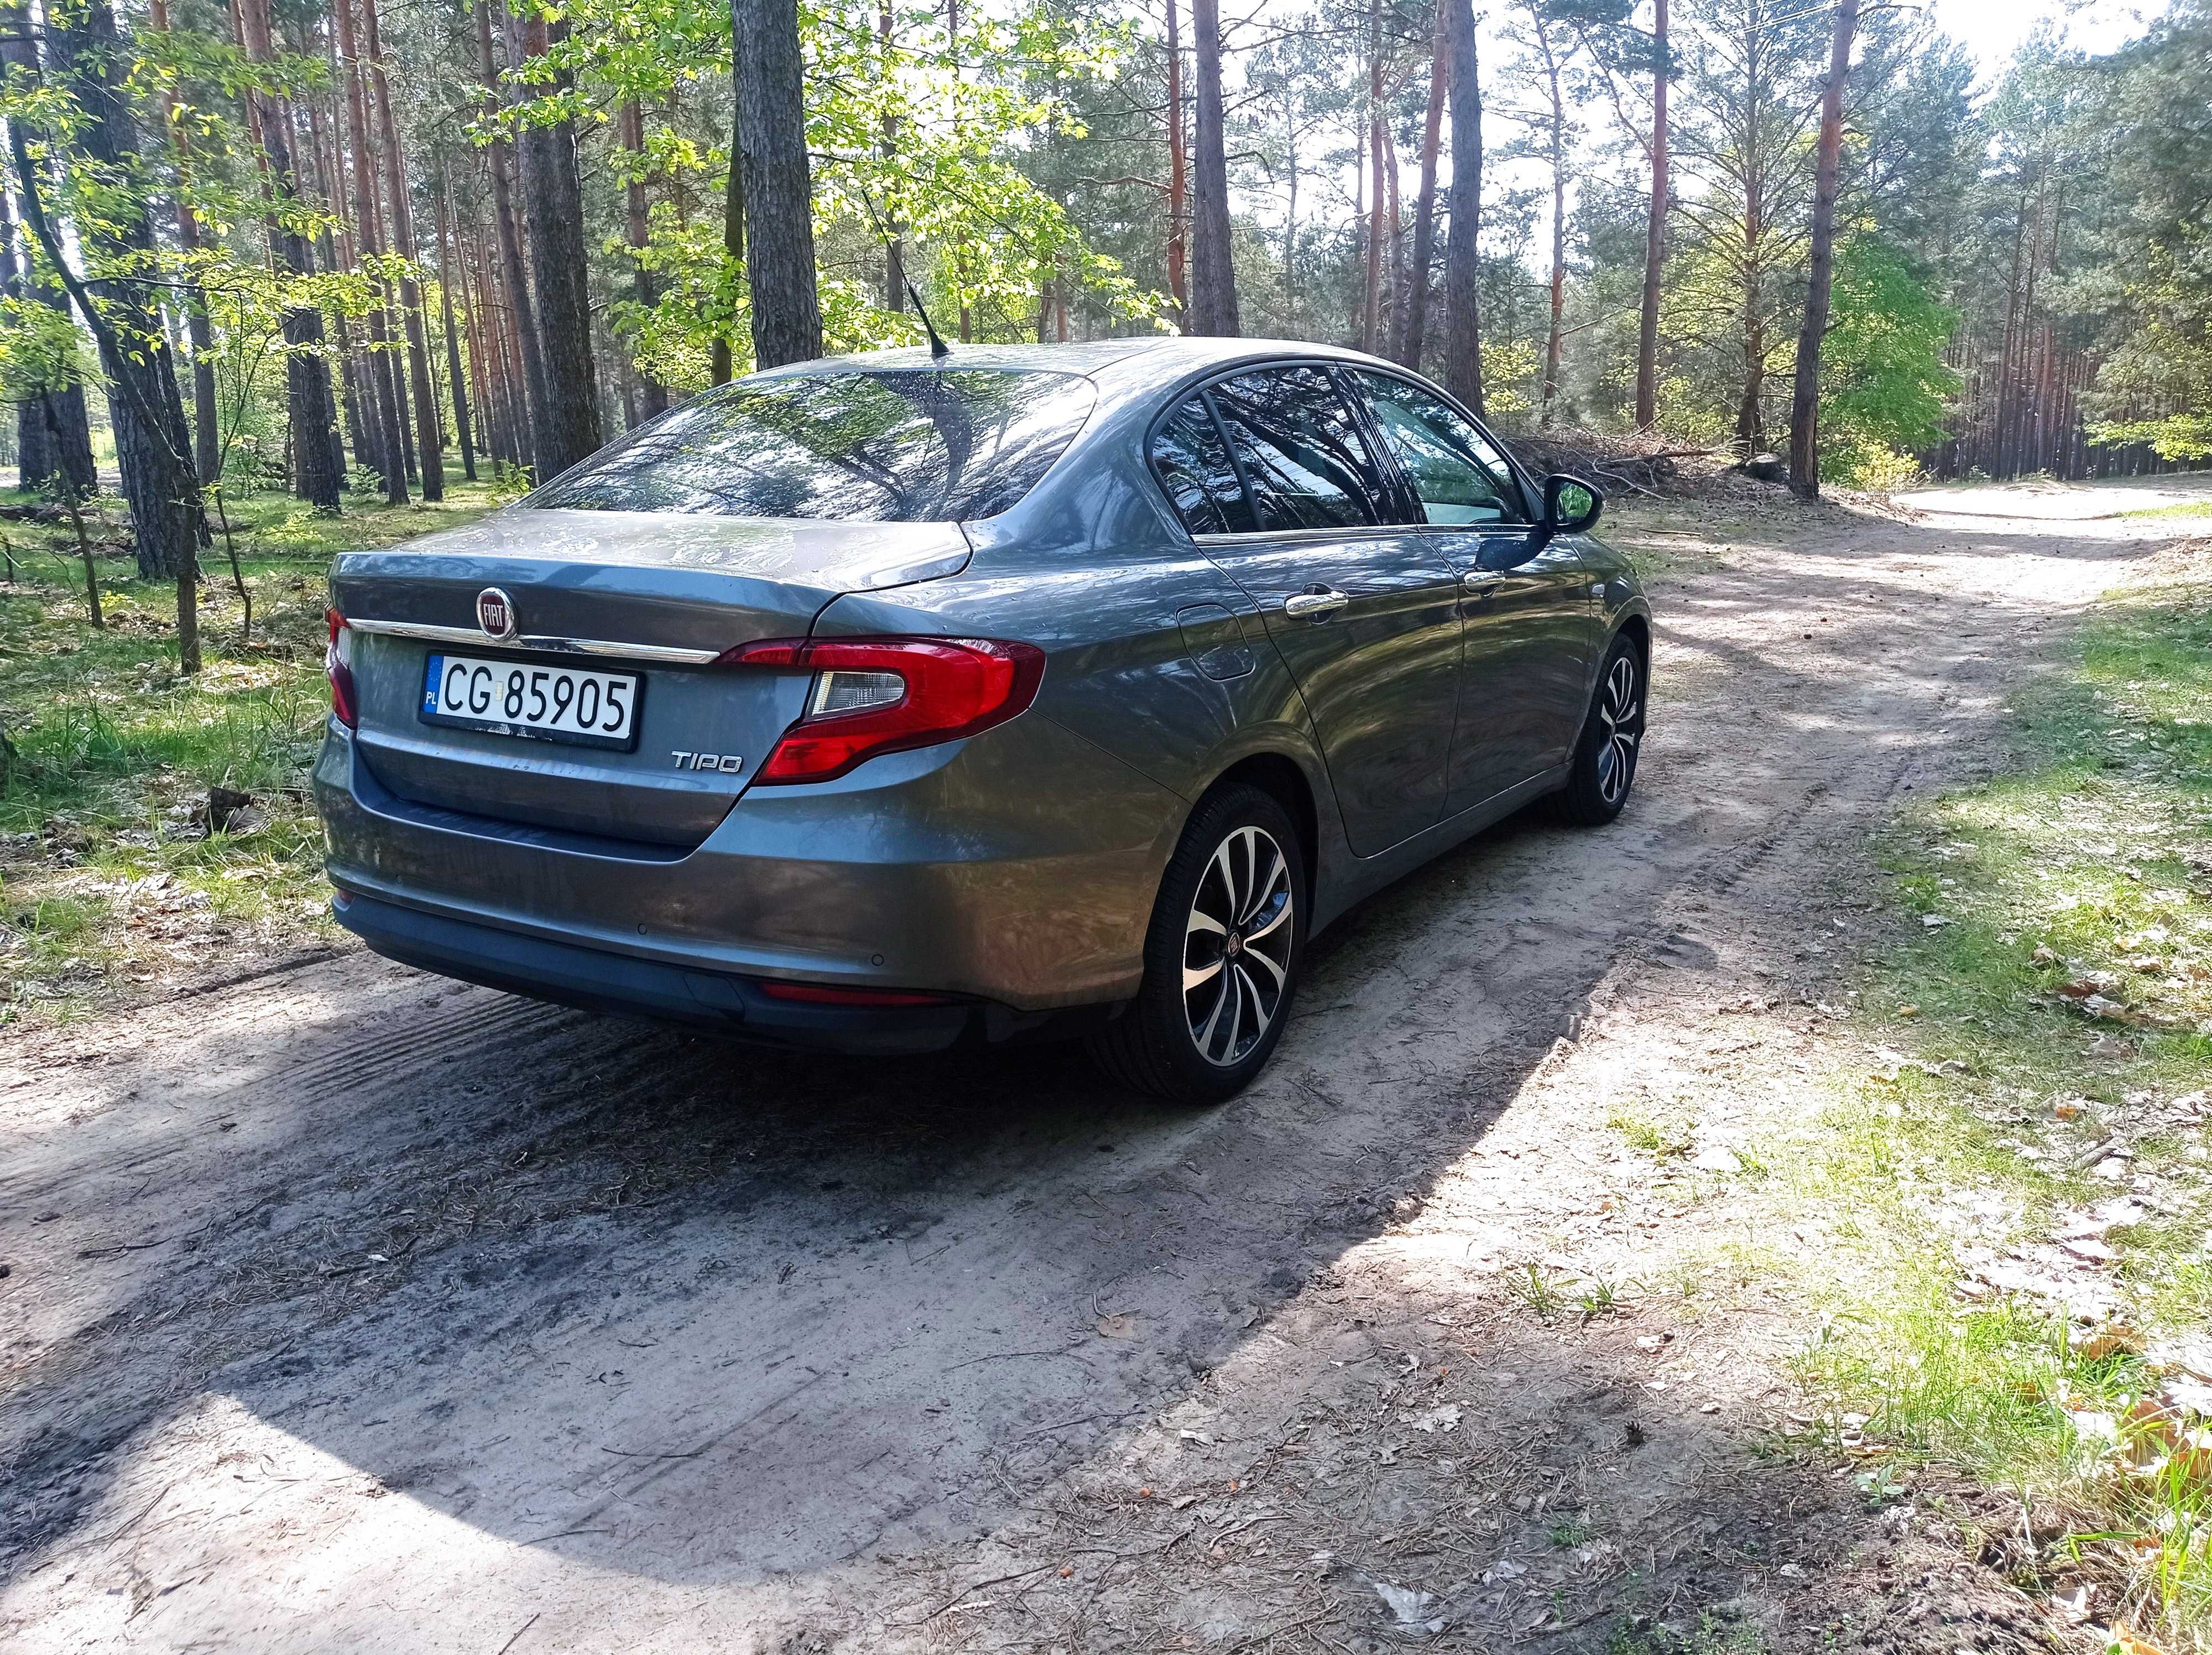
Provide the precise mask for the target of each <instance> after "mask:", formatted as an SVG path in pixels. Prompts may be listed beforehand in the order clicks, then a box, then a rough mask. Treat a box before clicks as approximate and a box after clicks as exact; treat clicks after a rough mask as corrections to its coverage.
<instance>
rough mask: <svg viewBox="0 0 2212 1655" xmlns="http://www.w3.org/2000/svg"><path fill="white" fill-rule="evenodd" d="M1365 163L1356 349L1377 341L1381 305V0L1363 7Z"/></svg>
mask: <svg viewBox="0 0 2212 1655" xmlns="http://www.w3.org/2000/svg"><path fill="white" fill-rule="evenodd" d="M1367 165H1368V173H1369V176H1370V180H1371V182H1372V184H1373V186H1374V187H1373V188H1372V189H1371V190H1370V191H1369V192H1368V197H1367V265H1366V285H1365V286H1364V288H1363V289H1361V291H1362V295H1363V296H1362V298H1361V300H1360V308H1359V348H1360V349H1361V350H1374V349H1375V347H1376V343H1377V342H1378V338H1379V335H1378V334H1377V332H1376V327H1377V325H1378V324H1379V323H1380V321H1381V319H1382V308H1383V0H1368V7H1367Z"/></svg>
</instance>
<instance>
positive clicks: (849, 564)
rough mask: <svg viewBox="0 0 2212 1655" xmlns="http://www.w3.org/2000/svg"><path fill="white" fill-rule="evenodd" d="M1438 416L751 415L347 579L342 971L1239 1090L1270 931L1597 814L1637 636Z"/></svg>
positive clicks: (1359, 365) (946, 361)
mask: <svg viewBox="0 0 2212 1655" xmlns="http://www.w3.org/2000/svg"><path fill="white" fill-rule="evenodd" d="M1599 503H1600V502H1599V499H1598V496H1597V493H1596V491H1595V490H1594V489H1592V488H1590V487H1589V485H1587V484H1583V483H1580V482H1578V481H1577V480H1575V479H1573V478H1565V477H1553V478H1547V479H1544V480H1543V481H1541V483H1540V482H1537V481H1534V480H1533V479H1531V478H1528V476H1526V475H1524V474H1523V473H1522V472H1521V471H1520V470H1519V469H1518V468H1517V467H1516V465H1515V464H1514V463H1513V461H1512V460H1511V459H1510V457H1509V456H1508V455H1507V454H1506V453H1505V452H1504V449H1503V448H1502V447H1500V446H1499V445H1498V443H1497V442H1496V441H1493V440H1492V438H1491V437H1490V436H1489V435H1487V434H1486V433H1485V431H1484V430H1483V429H1482V427H1481V425H1480V423H1479V422H1477V421H1476V420H1474V419H1473V418H1471V417H1468V414H1467V412H1466V411H1465V410H1463V409H1462V408H1461V407H1459V406H1458V405H1456V404H1455V403H1454V402H1453V400H1452V399H1450V398H1449V396H1447V395H1446V394H1445V393H1444V392H1442V391H1440V390H1438V389H1437V387H1436V386H1433V385H1431V384H1430V383H1429V382H1428V381H1427V380H1423V379H1421V378H1420V377H1419V376H1418V375H1416V374H1409V373H1407V372H1406V371H1405V370H1404V369H1402V368H1397V367H1395V366H1394V365H1392V364H1390V363H1388V362H1380V361H1377V360H1376V359H1374V358H1372V357H1369V356H1360V355H1358V354H1355V353H1352V352H1349V351H1344V350H1329V349H1327V348H1323V347H1317V346H1314V345H1306V344H1285V343H1270V342H1264V341H1255V340H1200V339H1133V340H1123V341H1116V342H1112V343H1107V344H1081V345H1060V346H1057V347H1049V346H1039V347H1034V348H1032V347H1003V348H1002V347H995V346H994V347H974V348H969V347H962V348H959V349H957V350H952V351H951V352H950V353H949V354H947V355H945V356H943V357H941V358H940V357H933V356H931V355H930V354H929V353H927V352H925V351H921V350H910V351H890V352H882V353H878V354H874V355H870V356H848V357H843V358H839V359H836V360H834V361H825V362H808V363H805V364H803V365H799V366H796V367H793V368H784V369H781V370H779V371H776V372H774V373H769V374H757V375H755V376H753V377H751V378H749V379H745V380H738V382H736V383H735V384H732V385H728V386H722V387H720V389H718V390H714V391H711V392H707V393H706V394H704V395H702V396H700V397H698V398H696V399H693V400H692V401H690V402H688V403H685V404H684V405H682V406H680V407H678V408H677V409H675V410H673V411H671V412H670V413H668V414H667V415H665V416H664V417H661V418H660V419H659V420H656V421H654V422H653V423H651V424H648V425H646V426H644V427H641V428H640V429H637V430H635V431H633V432H632V433H630V434H629V435H628V436H626V437H624V438H623V439H622V440H621V441H617V442H616V443H614V444H612V445H611V446H610V447H607V448H605V449H604V450H602V451H601V452H600V453H597V454H595V455H593V456H592V458H591V459H587V460H586V461H584V462H583V463H582V464H581V465H577V466H575V467H574V468H573V469H572V470H570V471H569V472H566V473H564V474H563V475H562V476H560V477H557V478H554V479H552V480H551V481H550V482H549V483H547V484H544V485H543V486H542V487H540V488H539V489H538V490H537V491H536V492H535V493H533V494H531V495H529V496H526V498H524V499H523V500H521V501H520V502H518V503H517V504H515V505H513V506H512V507H510V508H507V509H506V510H504V511H501V512H499V513H497V514H494V515H492V516H490V517H489V518H486V519H484V520H482V521H480V522H478V523H477V524H475V525H473V526H470V527H467V528H463V529H457V530H453V531H450V532H445V533H441V534H435V535H432V536H430V537H428V538H424V539H421V540H417V541H416V542H414V543H413V544H411V545H405V546H402V547H399V548H397V549H395V550H391V551H364V552H355V553H350V554H349V555H347V556H345V557H341V558H340V559H339V560H338V562H337V567H336V569H335V571H334V573H333V575H332V580H331V591H332V607H331V614H330V669H331V692H332V702H333V708H332V717H331V722H330V727H329V739H328V742H327V744H326V745H325V747H324V750H323V752H322V755H321V758H320V759H319V762H318V764H317V765H316V768H315V787H316V792H317V795H318V798H319V800H320V803H321V807H322V812H323V817H324V820H325V824H326V827H327V839H328V850H329V867H330V876H331V882H332V883H333V885H335V886H336V887H337V898H336V903H335V908H336V912H337V916H338V918H339V919H340V920H341V921H342V922H343V923H344V924H345V925H347V926H348V927H349V928H351V929H353V930H354V931H356V932H357V933H358V934H360V935H361V936H362V938H364V939H365V940H367V941H368V945H369V946H371V947H372V948H374V949H375V950H376V951H377V952H380V953H382V954H386V955H388V956H390V957H391V958H394V959H398V960H404V961H406V962H408V963H410V964H416V965H419V966H422V967H424V968H426V969H428V970H433V971H437V972H441V973H444V974H445V975H447V976H449V977H459V978H464V979H466V980H468V981H471V982H475V983H488V984H490V985H492V986H495V987H497V988H501V989H512V990H514V991H516V992H518V993H521V994H526V995H537V996H539V997H541V998H544V999H547V1000H553V1001H564V1002H568V1003H571V1004H575V1005H580V1006H586V1007H599V1008H603V1009H608V1010H614V1011H619V1012H624V1013H635V1014H641V1015H644V1016H647V1017H652V1018H656V1019H672V1020H674V1021H678V1022H681V1023H685V1024H690V1025H703V1026H706V1027H709V1028H713V1029H717V1030H721V1031H726V1032H728V1033H730V1034H732V1035H735V1036H737V1037H741V1038H744V1039H749V1040H753V1041H759V1042H767V1043H771V1044H778V1045H783V1046H792V1047H803V1048H814V1049H826V1050H843V1051H851V1052H864V1053H866V1052H873V1053H897V1052H913V1051H922V1050H937V1049H941V1048H945V1047H947V1046H951V1045H953V1044H957V1043H963V1042H987V1041H997V1040H1005V1039H1009V1038H1014V1037H1032V1036H1039V1035H1045V1034H1055V1033H1068V1034H1073V1033H1082V1034H1085V1035H1086V1036H1087V1037H1088V1038H1089V1039H1090V1041H1091V1046H1092V1049H1093V1050H1094V1052H1095V1053H1096V1054H1097V1056H1098V1057H1099V1058H1100V1060H1101V1061H1102V1062H1103V1064H1104V1065H1105V1067H1106V1068H1107V1069H1108V1070H1109V1073H1111V1074H1114V1075H1115V1076H1117V1077H1119V1078H1120V1079H1121V1080H1125V1081H1127V1082H1128V1083H1130V1084H1133V1085H1134V1086H1140V1087H1143V1088H1146V1089H1147V1090H1150V1091H1152V1092H1158V1093H1161V1094H1164V1095H1165V1096H1167V1097H1170V1098H1177V1099H1182V1100H1188V1101H1193V1102H1197V1101H1204V1100H1208V1099H1212V1098H1224V1097H1226V1096H1229V1095H1230V1094H1231V1093H1233V1092H1236V1091H1237V1089H1238V1088H1239V1087H1241V1086H1243V1085H1244V1084H1245V1083H1246V1082H1247V1081H1249V1080H1250V1079H1251V1078H1252V1076H1253V1075H1254V1074H1256V1073H1257V1072H1258V1071H1259V1069H1260V1068H1261V1066H1262V1065H1264V1064H1265V1063H1266V1062H1267V1058H1268V1056H1269V1054H1270V1053H1271V1052H1272V1051H1273V1049H1274V1046H1275V1043H1276V1042H1277V1040H1278V1039H1279V1038H1280V1037H1281V1035H1282V1032H1283V1027H1284V1025H1285V1021H1286V1020H1287V1018H1288V1015H1289V1013H1290V1009H1291V997H1292V995H1293V994H1294V993H1295V991H1296V989H1297V982H1298V975H1299V967H1300V964H1301V963H1302V960H1303V958H1304V952H1305V949H1306V947H1307V945H1308V942H1309V940H1310V938H1311V937H1312V936H1313V935H1314V934H1315V933H1316V932H1317V931H1318V930H1319V929H1320V928H1322V927H1323V926H1325V925H1327V924H1328V923H1329V922H1331V921H1333V920H1334V919H1335V918H1337V917H1338V916H1340V915H1342V914H1343V913H1344V912H1345V911H1346V910H1347V909H1348V908H1350V907H1351V906H1352V904H1354V903H1357V902H1358V901H1359V900H1360V899H1361V898H1362V897H1364V896H1366V895H1368V894H1369V893H1370V892H1372V891H1376V890H1377V889H1378V888H1380V887H1381V886H1383V885H1386V884H1388V883H1389V882H1390V881H1391V880H1393V879H1397V878H1399V877H1400V876H1401V875H1402V874H1404V873H1407V871H1408V870H1409V869H1412V868H1413V867H1417V866H1419V864H1420V863H1422V862H1424V861H1426V860H1428V859H1429V858H1431V857H1433V856H1435V855H1437V853H1439V852H1440V851H1443V850H1444V849H1448V848H1449V847H1450V846H1452V845H1454V844H1455V843H1458V842H1459V841H1461V840H1463V839H1465V838H1466V837H1468V835H1470V834H1472V833H1474V832H1476V831H1479V830H1480V829H1481V828H1482V827H1484V826H1485V825H1486V824H1489V823H1492V822H1494V821H1496V820H1498V818H1501V817H1503V816H1504V815H1506V814H1507V813H1509V812H1512V811H1515V810H1517V809H1519V808H1520V807H1522V806H1524V805H1527V804H1529V803H1530V802H1532V801H1534V800H1540V799H1549V800H1552V801H1553V805H1554V807H1555V808H1556V809H1557V810H1558V811H1559V813H1560V814H1561V815H1563V816H1564V817H1565V818H1566V819H1567V820H1569V821H1572V822H1577V823H1583V824H1601V823H1604V822H1607V821H1610V820H1611V819H1612V818H1613V817H1614V816H1615V815H1616V814H1617V813H1618V812H1620V808H1621V806H1622V805H1623V803H1624V802H1625V801H1626V799H1627V797H1628V793H1629V788H1630V786H1631V784H1632V782H1633V781H1634V779H1635V775H1636V764H1637V757H1638V750H1639V746H1640V744H1641V740H1642V737H1643V732H1644V708H1645V692H1646V686H1647V683H1648V678H1649V672H1650V608H1649V605H1648V604H1647V603H1646V601H1645V599H1644V594H1643V593H1642V591H1641V589H1640V588H1639V587H1638V582H1637V580H1636V577H1635V575H1634V574H1633V573H1632V570H1631V569H1630V567H1629V565H1628V563H1627V562H1626V559H1624V558H1623V557H1620V555H1619V554H1618V553H1616V552H1614V551H1611V550H1609V549H1607V547H1606V546H1605V545H1602V544H1601V543H1600V542H1598V541H1597V540H1595V539H1594V538H1590V536H1589V529H1590V527H1591V526H1592V524H1593V523H1594V522H1595V520H1596V517H1597V514H1598V508H1599Z"/></svg>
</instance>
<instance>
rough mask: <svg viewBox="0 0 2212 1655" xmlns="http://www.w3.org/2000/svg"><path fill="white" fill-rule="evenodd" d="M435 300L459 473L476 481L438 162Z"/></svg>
mask: <svg viewBox="0 0 2212 1655" xmlns="http://www.w3.org/2000/svg"><path fill="white" fill-rule="evenodd" d="M436 196H437V210H438V303H439V307H440V309H441V312H442V313H443V314H444V317H445V323H446V380H447V383H448V384H449V385H451V386H453V429H454V430H455V431H456V432H458V433H459V436H460V439H461V475H462V476H463V477H465V478H468V480H469V481H470V482H471V483H473V482H475V481H476V480H477V438H476V433H475V432H474V431H473V430H471V429H470V427H469V381H468V376H467V375H466V374H464V373H462V372H461V341H460V337H459V333H458V332H456V331H455V329H454V326H453V227H452V225H451V224H450V223H449V222H447V221H448V218H449V217H450V215H449V214H448V213H447V209H446V164H445V161H444V159H443V158H442V157H441V159H440V161H439V162H438V181H437V189H436Z"/></svg>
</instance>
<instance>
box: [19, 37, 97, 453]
mask: <svg viewBox="0 0 2212 1655" xmlns="http://www.w3.org/2000/svg"><path fill="white" fill-rule="evenodd" d="M0 64H9V65H11V66H14V67H15V68H18V69H21V70H24V71H25V72H26V73H27V74H28V75H29V76H31V77H33V79H35V78H36V77H37V76H38V73H39V49H38V46H37V44H36V42H35V40H33V36H32V33H31V14H30V9H29V7H28V6H27V4H25V3H24V0H0ZM8 125H9V128H10V130H11V134H12V132H13V131H14V129H15V128H19V127H20V128H21V137H23V138H24V140H25V141H26V143H43V142H45V140H46V135H45V134H44V133H43V132H40V131H37V130H36V129H34V128H33V127H31V126H29V125H27V124H25V123H24V122H23V121H22V120H21V119H20V118H19V119H15V120H12V121H10V122H9V123H8ZM21 181H22V187H23V188H24V190H25V191H26V192H28V191H30V190H32V189H33V188H34V187H35V185H36V180H35V179H32V178H30V177H29V176H28V175H27V174H25V175H23V177H22V180H21ZM24 228H25V229H26V230H27V231H28V230H29V229H30V228H31V226H30V225H29V223H28V222H26V223H25V226H24ZM36 245H37V244H36V241H35V238H34V239H33V242H32V243H28V244H26V245H25V246H24V247H23V266H22V283H23V291H24V293H25V295H27V296H28V297H31V298H35V299H36V300H38V301H39V302H40V303H41V304H43V305H45V306H46V307H47V308H48V309H50V310H54V311H58V312H60V313H62V314H64V315H67V314H68V313H69V307H70V300H69V295H67V294H66V293H64V291H63V290H62V289H61V288H60V286H59V285H58V278H57V277H56V276H55V274H54V272H53V271H52V270H50V269H42V268H41V267H40V259H39V254H37V253H34V252H33V246H36ZM26 426H27V427H29V428H30V429H29V432H28V435H25V427H26ZM16 430H17V438H18V441H20V442H21V445H22V446H21V447H20V448H19V450H18V457H19V459H18V463H19V465H30V466H32V467H33V471H34V472H35V476H36V482H35V483H33V482H28V481H27V482H25V484H24V486H25V487H26V488H31V487H36V486H38V484H43V483H44V482H45V481H46V479H47V478H50V477H52V476H54V475H55V474H57V473H58V474H59V475H60V476H61V477H63V478H65V479H66V480H67V482H68V484H69V487H70V490H73V491H74V492H75V493H76V494H78V495H80V496H88V495H94V494H97V493H99V492H100V472H99V469H98V467H97V466H96V465H94V460H93V455H92V417H91V413H90V411H89V410H88V408H87V407H86V405H85V399H84V385H83V382H82V380H70V381H69V382H68V383H67V384H65V385H58V386H47V387H46V389H45V390H44V391H42V392H40V395H39V396H38V397H37V398H36V399H33V401H31V402H28V403H26V404H24V405H23V411H22V413H21V415H20V416H19V417H18V419H17V422H16ZM33 471H26V472H24V473H23V475H24V477H26V478H29V477H31V476H32V475H33Z"/></svg>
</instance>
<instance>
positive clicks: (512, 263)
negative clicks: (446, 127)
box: [477, 0, 553, 482]
mask: <svg viewBox="0 0 2212 1655" xmlns="http://www.w3.org/2000/svg"><path fill="white" fill-rule="evenodd" d="M509 27H512V23H511V22H510V24H509ZM477 51H478V52H479V53H480V54H481V55H482V58H483V83H484V106H485V116H486V118H487V119H490V120H494V121H495V120H496V119H498V117H499V114H500V112H501V106H502V105H503V103H504V102H505V100H504V98H503V96H502V94H501V93H500V91H499V83H500V82H499V60H498V58H496V57H495V55H494V54H493V50H492V38H491V0H477ZM490 148H491V192H492V204H493V212H494V216H495V219H496V220H497V222H498V227H499V255H500V257H499V264H500V276H501V283H502V284H503V285H504V286H505V288H506V289H507V319H506V320H507V326H509V327H511V328H512V329H513V332H514V338H515V341H516V342H517V345H518V349H519V351H520V367H521V368H522V384H521V386H520V392H521V395H522V403H523V405H522V408H521V409H520V413H521V415H522V424H521V426H520V428H519V429H518V431H517V436H518V439H519V440H522V441H526V443H527V449H526V453H525V455H524V460H525V463H526V464H527V465H529V466H530V467H531V469H532V472H533V474H534V475H535V476H536V477H537V478H538V481H540V482H543V481H544V480H545V479H546V478H550V477H551V476H552V475H553V472H551V471H549V470H548V469H547V468H546V466H545V464H544V461H545V459H546V456H544V455H543V454H540V453H538V420H539V414H538V410H539V409H540V408H541V407H543V406H544V403H545V399H546V398H547V396H548V394H549V392H547V389H546V385H545V357H544V352H543V351H541V350H539V349H538V319H537V316H536V314H535V313H534V311H533V308H532V305H531V302H530V278H529V274H528V271H529V266H528V265H526V264H525V263H524V262H523V257H522V224H521V220H520V216H518V215H517V213H516V210H515V204H514V155H513V146H512V145H511V144H509V143H508V142H507V139H505V138H503V137H502V138H497V139H495V140H494V141H493V143H492V144H491V146H490Z"/></svg>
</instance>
